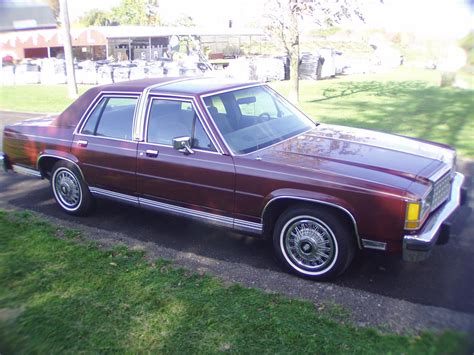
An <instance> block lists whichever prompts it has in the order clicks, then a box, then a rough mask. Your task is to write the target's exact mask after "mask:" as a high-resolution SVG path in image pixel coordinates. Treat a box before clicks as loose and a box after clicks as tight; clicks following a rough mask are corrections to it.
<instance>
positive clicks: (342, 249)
mask: <svg viewBox="0 0 474 355" xmlns="http://www.w3.org/2000/svg"><path fill="white" fill-rule="evenodd" d="M354 241H355V238H354V233H353V231H352V229H351V228H350V227H349V225H348V224H347V223H346V221H345V220H344V219H343V218H340V216H339V215H337V214H335V213H334V212H333V211H331V210H330V209H326V208H321V207H307V206H296V207H293V208H292V207H290V208H289V209H287V210H286V211H285V212H283V213H282V215H281V216H280V217H279V218H278V220H277V222H276V224H275V229H274V233H273V247H274V250H275V255H276V257H277V259H278V261H279V262H280V263H281V264H282V266H283V267H284V268H285V269H287V270H289V271H290V272H292V273H294V274H297V275H299V276H302V277H306V278H311V279H314V280H329V279H333V278H335V277H337V276H338V275H340V274H341V273H342V272H343V271H344V270H345V269H346V268H347V267H348V266H349V264H350V263H351V261H352V259H353V257H354V254H355V243H354Z"/></svg>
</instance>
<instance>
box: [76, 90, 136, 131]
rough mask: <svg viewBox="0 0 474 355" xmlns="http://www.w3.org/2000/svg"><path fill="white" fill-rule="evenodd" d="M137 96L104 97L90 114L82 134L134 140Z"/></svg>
mask: <svg viewBox="0 0 474 355" xmlns="http://www.w3.org/2000/svg"><path fill="white" fill-rule="evenodd" d="M136 104H137V98H136V97H104V98H102V100H101V101H100V102H99V104H98V105H97V106H96V107H95V109H94V111H93V112H92V113H91V114H90V116H89V118H88V120H87V122H86V124H85V125H84V127H83V128H82V131H81V133H82V134H88V135H92V136H98V137H107V138H116V139H124V140H132V138H133V136H132V134H133V116H134V112H135V106H136Z"/></svg>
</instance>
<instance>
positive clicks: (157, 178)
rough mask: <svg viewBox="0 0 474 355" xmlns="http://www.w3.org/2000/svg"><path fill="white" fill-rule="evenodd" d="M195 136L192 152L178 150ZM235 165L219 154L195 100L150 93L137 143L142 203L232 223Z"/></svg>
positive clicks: (139, 187)
mask: <svg viewBox="0 0 474 355" xmlns="http://www.w3.org/2000/svg"><path fill="white" fill-rule="evenodd" d="M176 137H190V138H191V142H192V145H191V148H192V151H193V152H192V153H191V154H189V153H184V152H181V151H178V150H176V149H174V148H173V146H172V140H173V138H176ZM234 178H235V171H234V164H233V161H232V158H231V157H230V156H226V155H223V154H221V153H219V152H217V150H216V148H215V143H214V142H212V140H211V139H210V138H209V135H208V133H207V128H205V125H204V124H203V121H202V117H200V116H199V114H198V113H197V110H196V109H195V104H194V102H193V101H192V99H188V98H169V97H158V96H157V97H151V98H150V99H149V102H148V108H147V117H146V120H145V132H144V141H143V142H140V143H139V144H138V156H137V188H138V193H139V197H140V199H139V200H140V205H142V206H144V207H149V208H154V209H161V210H167V211H171V212H174V213H176V214H182V215H186V216H190V217H195V218H202V219H207V220H209V221H211V222H212V221H215V222H216V223H219V224H224V225H228V226H232V224H233V219H232V214H233V208H234Z"/></svg>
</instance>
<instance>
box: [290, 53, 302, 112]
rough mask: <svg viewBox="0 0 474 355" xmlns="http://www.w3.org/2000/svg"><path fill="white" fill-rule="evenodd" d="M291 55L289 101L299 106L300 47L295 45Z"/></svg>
mask: <svg viewBox="0 0 474 355" xmlns="http://www.w3.org/2000/svg"><path fill="white" fill-rule="evenodd" d="M289 54H290V93H289V95H288V99H289V100H290V101H291V103H293V104H295V105H296V104H298V101H299V95H300V81H299V75H298V72H299V67H300V46H299V44H297V45H294V46H293V47H292V49H291V52H290V53H289Z"/></svg>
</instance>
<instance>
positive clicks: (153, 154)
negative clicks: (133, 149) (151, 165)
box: [145, 149, 158, 158]
mask: <svg viewBox="0 0 474 355" xmlns="http://www.w3.org/2000/svg"><path fill="white" fill-rule="evenodd" d="M145 154H146V156H147V157H150V158H156V157H157V156H158V151H157V150H152V149H147V150H146V151H145Z"/></svg>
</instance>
